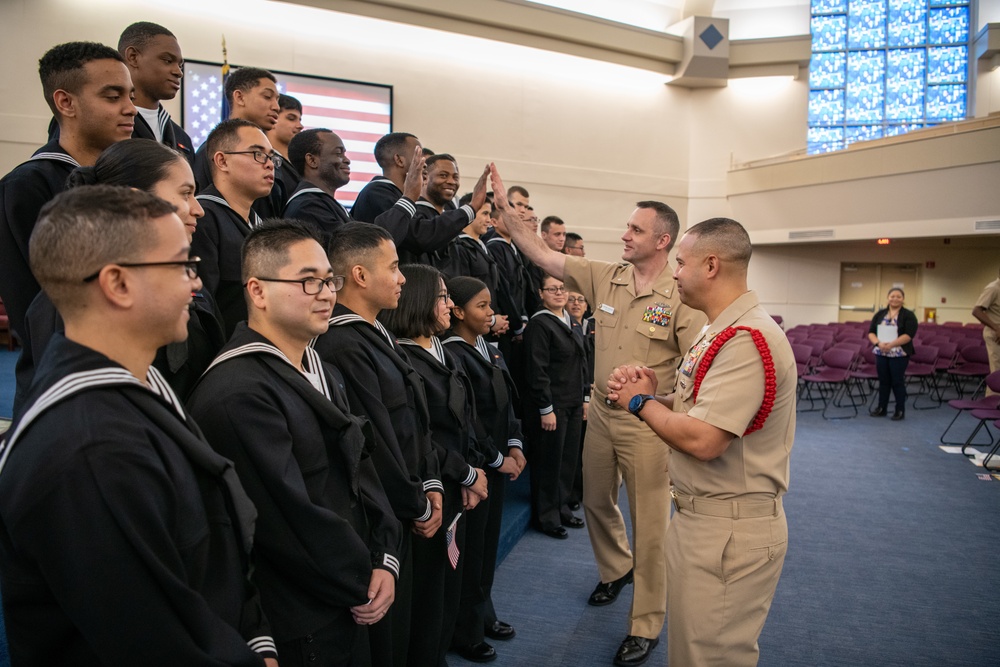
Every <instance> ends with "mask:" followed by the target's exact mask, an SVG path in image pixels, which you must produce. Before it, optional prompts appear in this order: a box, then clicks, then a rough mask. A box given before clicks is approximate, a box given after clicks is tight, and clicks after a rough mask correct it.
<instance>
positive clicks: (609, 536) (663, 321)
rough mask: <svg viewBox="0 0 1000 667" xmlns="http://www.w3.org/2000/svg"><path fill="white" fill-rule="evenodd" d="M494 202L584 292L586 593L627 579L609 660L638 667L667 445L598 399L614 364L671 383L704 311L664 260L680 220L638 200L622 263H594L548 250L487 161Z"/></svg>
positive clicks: (528, 245) (663, 505)
mask: <svg viewBox="0 0 1000 667" xmlns="http://www.w3.org/2000/svg"><path fill="white" fill-rule="evenodd" d="M493 192H494V194H495V197H496V199H495V200H494V203H495V204H496V206H497V207H498V208H499V209H500V210H501V215H503V216H504V217H503V219H504V222H505V224H506V226H507V229H508V230H509V231H510V233H511V236H512V238H513V240H514V243H515V244H516V245H517V247H518V249H519V250H520V251H521V252H522V253H524V254H525V255H527V257H528V258H529V259H531V261H533V262H534V263H536V264H537V265H538V266H540V267H541V268H542V270H544V271H545V272H547V273H548V274H549V275H552V276H556V277H557V278H559V279H561V280H564V281H565V283H566V287H567V288H568V289H570V290H572V291H575V292H580V293H581V294H583V295H584V296H586V298H587V301H588V303H590V304H592V305H593V309H594V319H595V322H596V329H597V331H596V335H595V339H596V353H595V374H594V377H596V378H600V379H601V382H600V384H599V386H597V387H595V391H594V397H595V398H594V400H593V401H592V407H591V409H590V414H589V415H588V418H587V421H588V426H587V437H586V440H585V442H584V448H583V507H584V510H585V512H586V516H587V529H588V531H589V533H590V543H591V545H592V546H593V549H594V557H595V560H596V561H597V569H598V571H599V573H600V575H601V583H599V584H598V585H597V588H596V589H595V590H594V592H593V593H592V594H591V596H590V600H589V603H590V604H591V605H595V606H602V605H606V604H611V603H612V602H614V601H615V599H616V598H617V597H618V594H619V593H620V592H621V590H622V588H623V587H624V586H625V585H626V584H628V583H631V582H632V580H633V577H634V580H635V591H634V595H633V598H632V609H631V613H630V616H629V625H628V633H627V636H626V637H625V639H624V641H622V643H621V646H620V647H619V648H618V652H617V654H616V655H615V659H614V663H615V665H619V666H620V667H629V666H631V665H641V664H642V663H644V662H646V660H648V659H649V655H650V652H651V651H652V650H653V648H655V647H656V644H657V642H658V641H659V636H660V632H661V631H662V629H663V620H664V616H665V614H666V599H667V581H668V577H667V563H666V539H667V523H668V521H669V520H670V485H669V480H668V478H667V474H666V469H667V457H668V454H667V449H666V448H665V447H664V446H663V443H662V442H661V441H660V439H659V438H658V437H656V434H654V433H653V432H652V431H650V430H649V429H648V428H645V427H644V426H643V425H642V424H641V423H639V422H638V421H637V420H636V419H635V418H634V417H632V416H631V415H629V414H628V413H627V412H626V411H624V410H620V409H617V408H613V407H612V406H611V405H610V404H609V403H607V402H606V401H605V394H604V386H603V385H604V380H605V378H607V377H608V374H609V373H611V371H612V370H614V369H615V368H616V367H618V366H620V365H621V364H641V365H642V366H645V367H648V368H651V369H653V371H654V372H655V373H656V376H657V379H658V380H659V383H660V385H661V386H664V387H670V386H673V383H674V373H675V372H676V368H677V362H678V360H679V358H680V356H681V354H682V353H683V352H684V351H685V350H687V349H688V347H690V345H691V343H692V342H694V338H695V337H696V336H697V335H699V332H700V331H701V327H702V325H703V324H704V323H705V316H704V314H702V313H700V312H697V311H695V310H692V309H691V308H688V307H687V306H685V305H683V304H682V303H681V301H680V299H679V298H678V295H677V290H676V288H675V285H674V280H673V277H672V271H673V270H672V268H671V266H670V263H669V260H668V254H669V253H670V249H671V248H672V247H673V245H674V241H675V240H676V239H677V236H678V231H679V227H680V222H679V221H678V219H677V214H676V213H675V212H674V210H673V209H672V208H670V207H669V206H667V205H666V204H663V203H661V202H654V201H648V202H639V203H638V204H637V206H636V209H635V210H634V211H633V212H632V214H631V216H629V219H628V221H627V223H626V231H625V233H624V234H623V235H622V241H623V242H624V244H625V248H624V252H623V253H622V259H623V260H624V261H623V262H597V261H591V260H588V259H585V258H583V257H571V256H568V255H564V254H562V253H559V252H556V251H554V250H551V249H550V248H549V247H548V246H547V245H545V242H544V241H543V240H542V239H541V238H539V237H538V236H537V235H535V234H534V232H533V231H532V230H531V229H530V228H529V227H528V226H527V225H526V224H524V223H522V222H521V221H520V219H519V218H518V216H517V215H516V214H515V213H512V212H511V211H509V210H507V211H505V210H504V209H505V208H507V207H508V204H507V201H506V199H505V198H504V197H503V196H502V194H503V193H504V192H506V189H505V188H504V187H503V183H502V182H500V178H499V175H498V174H497V173H496V168H495V167H493ZM623 478H624V480H625V488H626V490H627V492H628V500H629V509H630V512H631V519H632V534H633V540H634V550H633V549H632V548H630V546H629V540H628V535H627V534H626V532H625V520H624V518H623V517H622V513H621V510H620V509H619V507H618V494H619V489H620V487H621V482H622V479H623Z"/></svg>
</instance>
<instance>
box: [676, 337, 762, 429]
mask: <svg viewBox="0 0 1000 667" xmlns="http://www.w3.org/2000/svg"><path fill="white" fill-rule="evenodd" d="M702 363H704V358H703V359H702V360H701V361H700V362H699V365H700V364H702ZM696 373H697V369H696ZM763 400H764V362H763V360H762V359H761V356H760V352H759V351H758V350H757V346H756V345H755V344H754V342H753V338H752V337H751V336H750V334H749V333H747V332H743V331H741V332H739V333H738V334H737V335H736V336H734V337H733V338H731V339H730V340H728V341H726V343H725V344H724V345H723V346H722V347H721V348H719V351H718V353H717V354H716V355H715V359H714V360H713V361H712V364H711V366H710V367H709V369H708V373H707V374H706V375H705V378H704V380H703V381H702V383H701V387H700V388H699V390H698V399H697V401H696V402H695V404H694V405H693V406H692V407H691V409H690V410H688V415H690V416H691V417H694V418H696V419H700V420H701V421H703V422H706V423H708V424H711V425H712V426H715V427H717V428H721V429H722V430H724V431H728V432H729V433H732V434H733V435H735V436H736V437H742V436H743V433H744V432H745V431H746V430H747V427H748V426H749V425H750V423H751V422H752V421H753V418H754V417H755V416H756V415H757V412H758V411H759V410H760V406H761V403H762V401H763Z"/></svg>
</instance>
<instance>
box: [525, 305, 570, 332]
mask: <svg viewBox="0 0 1000 667" xmlns="http://www.w3.org/2000/svg"><path fill="white" fill-rule="evenodd" d="M539 315H548V316H549V317H554V318H556V319H557V320H559V321H560V322H562V323H563V324H565V325H566V326H567V327H568V328H570V329H572V328H573V325H572V324H571V321H570V318H569V313H567V312H566V310H565V309H563V314H562V315H561V316H560V315H556V314H555V313H553V312H552V311H551V310H547V309H545V308H543V309H542V310H539V311H538V312H537V313H535V314H534V315H532V316H531V319H535V318H536V317H538V316H539Z"/></svg>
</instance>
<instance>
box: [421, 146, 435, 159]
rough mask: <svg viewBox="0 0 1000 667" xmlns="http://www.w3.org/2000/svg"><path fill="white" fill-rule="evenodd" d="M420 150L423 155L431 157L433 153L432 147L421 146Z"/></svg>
mask: <svg viewBox="0 0 1000 667" xmlns="http://www.w3.org/2000/svg"><path fill="white" fill-rule="evenodd" d="M420 152H421V153H423V154H424V157H431V156H432V155H434V149H433V148H427V146H423V147H421V149H420Z"/></svg>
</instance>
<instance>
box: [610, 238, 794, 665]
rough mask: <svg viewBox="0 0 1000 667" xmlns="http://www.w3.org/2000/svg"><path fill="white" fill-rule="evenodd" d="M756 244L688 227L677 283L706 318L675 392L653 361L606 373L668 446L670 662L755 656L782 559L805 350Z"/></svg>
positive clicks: (748, 661) (620, 400)
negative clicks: (761, 268) (761, 292)
mask: <svg viewBox="0 0 1000 667" xmlns="http://www.w3.org/2000/svg"><path fill="white" fill-rule="evenodd" d="M750 251H751V246H750V237H749V235H748V234H747V232H746V230H745V229H744V228H743V226H742V225H740V224H739V223H738V222H736V221H735V220H729V219H727V218H714V219H711V220H706V221H705V222H702V223H699V224H697V225H695V226H694V227H692V228H691V229H689V230H688V232H687V233H686V234H685V235H684V237H683V238H682V239H681V241H680V243H679V244H678V245H677V269H676V270H675V271H674V279H675V280H676V281H677V289H678V291H679V293H680V298H681V301H682V302H683V303H684V304H686V305H688V306H690V307H692V308H696V309H698V310H701V311H704V313H705V314H706V315H708V320H709V324H708V325H707V326H706V327H705V330H704V331H703V333H702V335H701V337H700V338H699V339H698V340H697V341H696V342H695V344H694V345H693V346H692V347H691V349H690V350H689V351H688V353H687V355H686V356H685V357H684V359H683V361H682V362H681V366H680V369H679V370H678V373H677V379H676V381H675V383H674V388H673V393H672V394H670V395H668V396H654V394H655V393H656V375H655V373H653V372H652V371H650V370H649V369H646V368H643V367H636V366H622V367H620V368H618V369H616V370H615V371H614V372H612V374H611V377H610V378H609V380H608V398H609V399H611V400H614V401H615V402H616V403H617V404H618V405H620V406H622V407H627V408H628V410H629V411H630V412H631V413H632V414H634V415H635V416H636V417H638V418H639V419H641V420H643V421H645V422H646V424H647V425H648V426H649V427H650V428H651V429H652V430H653V431H654V432H655V433H656V434H657V435H659V436H660V437H661V438H662V439H663V440H664V441H665V442H666V443H667V444H668V445H670V447H671V451H670V477H671V480H672V481H673V484H674V488H673V491H672V492H671V495H672V496H673V504H674V508H675V513H674V517H673V520H672V521H671V522H670V528H669V529H668V531H667V580H668V581H669V582H670V586H669V587H668V590H667V650H668V653H669V664H671V665H707V664H726V665H733V666H736V665H740V666H743V665H756V664H757V658H758V654H759V651H758V647H757V638H758V637H759V636H760V632H761V630H762V629H763V627H764V621H765V620H766V619H767V613H768V610H769V609H770V607H771V600H772V599H773V597H774V591H775V588H776V587H777V585H778V578H779V577H780V576H781V569H782V565H783V564H784V560H785V549H786V546H787V542H788V526H787V524H786V522H785V513H784V510H783V509H782V503H781V497H782V496H783V495H784V493H785V491H787V490H788V462H789V454H790V452H791V449H792V440H793V438H794V435H795V387H796V372H795V359H794V355H793V354H792V350H791V347H790V346H789V344H788V340H787V339H786V338H785V335H784V333H783V332H782V331H781V329H780V327H778V325H777V324H775V322H774V320H772V319H771V317H770V316H769V315H768V314H767V312H765V310H764V309H763V308H761V306H760V305H759V303H758V300H757V295H756V294H755V293H754V292H751V291H748V289H747V266H748V264H749V262H750ZM720 565H721V569H720Z"/></svg>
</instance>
